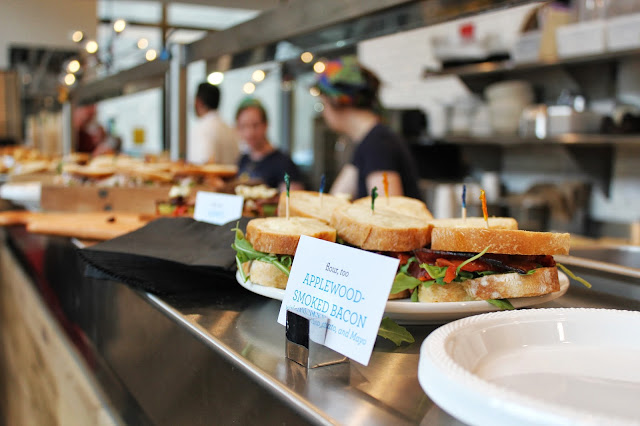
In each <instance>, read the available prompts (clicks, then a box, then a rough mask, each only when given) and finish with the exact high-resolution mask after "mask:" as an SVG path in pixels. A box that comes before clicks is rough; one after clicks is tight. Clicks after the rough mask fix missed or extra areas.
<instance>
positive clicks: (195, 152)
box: [187, 83, 239, 164]
mask: <svg viewBox="0 0 640 426" xmlns="http://www.w3.org/2000/svg"><path fill="white" fill-rule="evenodd" d="M219 103H220V89H218V87H216V86H214V85H212V84H209V83H201V84H200V85H199V86H198V91H197V93H196V99H195V103H194V104H195V105H194V106H195V111H196V115H197V116H198V122H197V123H196V125H195V127H194V129H193V132H192V134H191V137H190V138H189V142H188V144H187V161H188V162H189V163H195V164H204V163H208V162H214V163H218V164H235V163H236V161H238V155H239V149H238V140H237V137H236V135H235V133H234V131H233V129H231V128H230V127H229V126H227V124H226V123H225V122H224V121H223V120H222V118H221V117H220V116H219V115H218V104H219Z"/></svg>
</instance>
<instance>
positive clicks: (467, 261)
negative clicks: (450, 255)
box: [456, 246, 490, 275]
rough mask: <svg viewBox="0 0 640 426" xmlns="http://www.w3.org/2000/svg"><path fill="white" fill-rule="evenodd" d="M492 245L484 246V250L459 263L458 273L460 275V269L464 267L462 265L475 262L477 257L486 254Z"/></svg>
mask: <svg viewBox="0 0 640 426" xmlns="http://www.w3.org/2000/svg"><path fill="white" fill-rule="evenodd" d="M489 247H490V246H486V247H485V248H484V250H482V251H481V252H480V253H478V254H476V255H475V256H473V257H470V258H468V259H467V260H465V261H464V262H462V263H461V264H459V265H458V269H456V275H458V274H459V273H460V270H461V269H462V267H463V266H464V265H466V264H467V263H470V262H473V261H474V260H476V259H480V258H481V257H482V256H484V255H485V253H486V252H487V250H489Z"/></svg>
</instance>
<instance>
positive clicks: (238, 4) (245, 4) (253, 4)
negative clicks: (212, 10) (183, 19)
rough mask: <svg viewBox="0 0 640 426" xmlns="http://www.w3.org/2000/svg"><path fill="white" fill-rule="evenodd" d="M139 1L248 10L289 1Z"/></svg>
mask: <svg viewBox="0 0 640 426" xmlns="http://www.w3.org/2000/svg"><path fill="white" fill-rule="evenodd" d="M115 1H118V2H120V1H121V2H123V3H124V2H125V1H126V0H115ZM137 1H152V2H154V3H164V4H170V3H184V4H197V5H201V6H212V7H228V8H233V9H248V10H267V9H273V8H274V7H278V6H280V5H282V4H283V3H287V0H137Z"/></svg>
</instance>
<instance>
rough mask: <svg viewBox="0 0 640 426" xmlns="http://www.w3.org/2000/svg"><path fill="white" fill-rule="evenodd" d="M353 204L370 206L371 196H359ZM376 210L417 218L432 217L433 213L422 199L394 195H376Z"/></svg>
mask: <svg viewBox="0 0 640 426" xmlns="http://www.w3.org/2000/svg"><path fill="white" fill-rule="evenodd" d="M353 204H361V205H365V206H369V207H370V206H371V197H364V198H359V199H357V200H355V201H354V202H353ZM375 207H376V210H391V211H394V212H396V213H401V214H403V215H405V216H411V217H416V218H418V219H433V215H432V214H431V212H430V211H429V209H428V208H427V205H426V204H425V203H423V202H422V201H420V200H418V199H415V198H411V197H403V196H399V195H394V196H391V197H384V196H381V197H378V198H377V199H376V206H375Z"/></svg>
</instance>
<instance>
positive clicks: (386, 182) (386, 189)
mask: <svg viewBox="0 0 640 426" xmlns="http://www.w3.org/2000/svg"><path fill="white" fill-rule="evenodd" d="M382 187H383V188H384V196H385V197H386V198H387V205H388V204H389V179H387V172H382Z"/></svg>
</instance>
